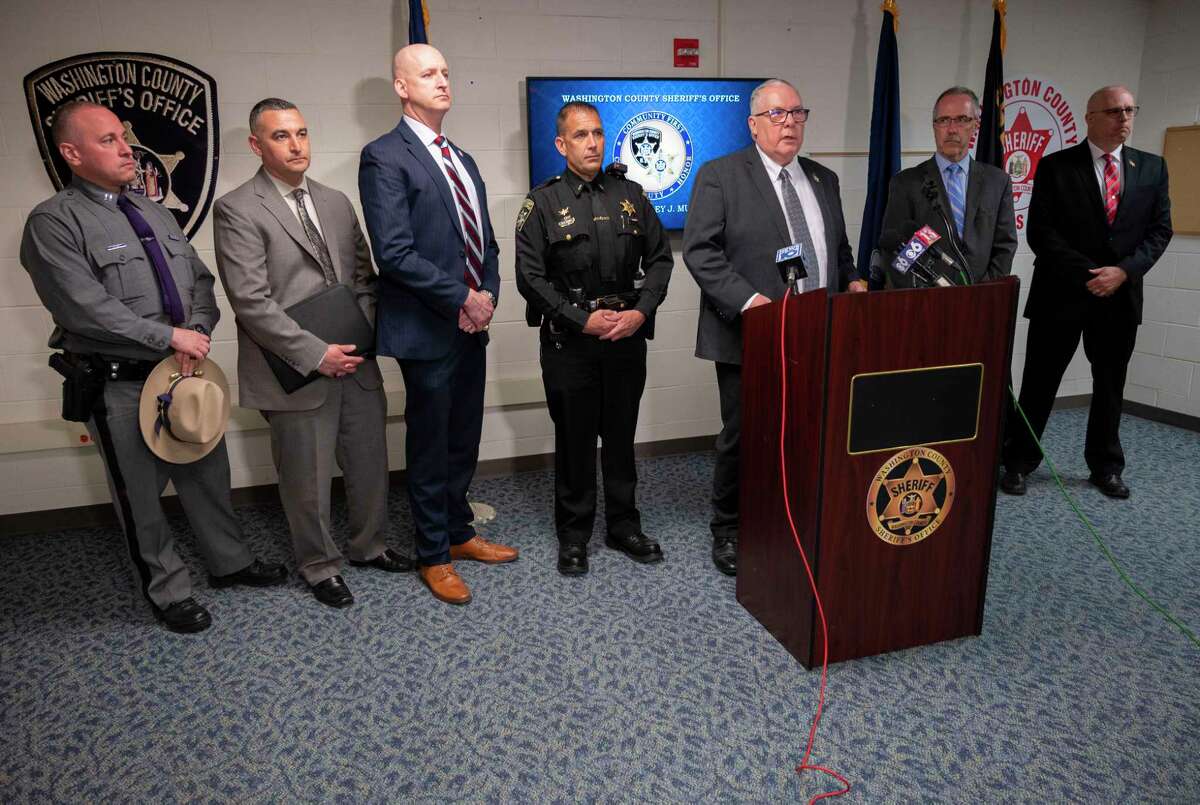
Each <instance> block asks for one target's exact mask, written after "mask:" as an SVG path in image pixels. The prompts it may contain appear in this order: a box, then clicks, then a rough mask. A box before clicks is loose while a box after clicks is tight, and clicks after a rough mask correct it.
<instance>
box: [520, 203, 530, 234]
mask: <svg viewBox="0 0 1200 805" xmlns="http://www.w3.org/2000/svg"><path fill="white" fill-rule="evenodd" d="M531 212H533V199H531V198H527V199H525V203H524V204H522V205H521V210H520V212H518V213H517V231H518V232H520V231H521V230H522V229H524V228H525V222H526V221H528V220H529V213H531Z"/></svg>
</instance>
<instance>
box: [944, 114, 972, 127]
mask: <svg viewBox="0 0 1200 805" xmlns="http://www.w3.org/2000/svg"><path fill="white" fill-rule="evenodd" d="M976 122H978V121H976V119H975V118H973V117H968V116H967V115H959V116H958V117H947V116H945V115H943V116H942V117H935V118H934V119H933V125H935V126H937V127H938V128H939V129H944V128H947V127H949V126H950V124H951V123H953V124H954V125H955V126H958V127H959V128H962V129H965V128H966V127H967V126H970V125H971V124H972V123H976Z"/></svg>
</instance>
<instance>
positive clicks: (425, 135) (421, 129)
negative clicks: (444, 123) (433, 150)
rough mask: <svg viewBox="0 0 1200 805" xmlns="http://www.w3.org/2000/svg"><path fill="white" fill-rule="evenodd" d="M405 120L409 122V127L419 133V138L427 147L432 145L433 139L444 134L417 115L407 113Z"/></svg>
mask: <svg viewBox="0 0 1200 805" xmlns="http://www.w3.org/2000/svg"><path fill="white" fill-rule="evenodd" d="M404 122H405V123H407V124H408V127H409V128H410V129H412V130H413V133H414V134H416V135H417V139H418V140H420V141H421V142H422V143H424V144H425V146H426V147H429V146H432V145H433V141H434V140H436V139H437V138H438V137H440V136H442V135H440V134H438V133H437V132H436V131H434V130H433V129H431V128H429V127H428V126H426V125H425V124H424V123H422V122H421V121H420V120H417V119H416V118H415V117H409V116H408V115H405V116H404ZM447 139H449V138H447Z"/></svg>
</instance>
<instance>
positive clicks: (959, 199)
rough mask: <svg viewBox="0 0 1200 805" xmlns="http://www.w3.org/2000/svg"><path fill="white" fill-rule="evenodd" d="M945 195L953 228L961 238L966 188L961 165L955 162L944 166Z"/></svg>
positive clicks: (965, 208) (964, 216)
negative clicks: (948, 203) (948, 201)
mask: <svg viewBox="0 0 1200 805" xmlns="http://www.w3.org/2000/svg"><path fill="white" fill-rule="evenodd" d="M946 195H947V196H948V197H949V199H950V214H951V215H953V216H954V228H955V229H957V230H958V236H959V237H960V238H961V237H962V233H963V220H964V219H965V218H966V211H967V204H966V195H967V194H966V190H965V189H964V188H963V169H962V165H959V164H958V163H955V164H953V165H948V166H946Z"/></svg>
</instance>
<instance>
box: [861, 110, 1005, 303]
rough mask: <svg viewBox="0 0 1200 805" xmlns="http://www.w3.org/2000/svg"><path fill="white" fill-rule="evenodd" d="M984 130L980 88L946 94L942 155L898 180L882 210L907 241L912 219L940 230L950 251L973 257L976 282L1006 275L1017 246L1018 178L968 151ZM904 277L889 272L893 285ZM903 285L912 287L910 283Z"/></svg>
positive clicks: (940, 115) (887, 228)
mask: <svg viewBox="0 0 1200 805" xmlns="http://www.w3.org/2000/svg"><path fill="white" fill-rule="evenodd" d="M977 128H979V99H978V98H977V97H976V96H975V93H974V92H972V91H971V90H969V89H967V88H966V87H951V88H950V89H948V90H946V91H945V92H943V93H942V94H941V95H939V96H938V99H937V101H936V102H935V103H934V105H933V141H934V143H935V144H936V146H937V153H935V154H934V155H933V158H932V159H928V160H926V161H925V162H922V163H921V164H920V165H917V166H915V167H912V168H908V169H906V170H902V171H900V172H899V173H897V174H896V175H895V177H893V178H892V183H891V186H890V188H889V190H888V204H887V211H886V212H885V213H884V215H883V231H884V232H893V233H894V234H895V235H896V237H897V238H899V239H901V241H904V240H907V239H909V238H911V237H912V234H913V233H912V232H905V231H902V230H903V228H904V224H905V222H906V221H916V222H917V224H918V225H922V224H925V225H928V226H930V227H932V228H933V229H935V230H937V232H938V234H939V235H941V236H942V245H943V246H944V249H945V250H946V251H947V252H949V254H950V255H951V256H953V257H955V258H956V259H958V260H963V259H965V260H966V265H965V266H964V268H966V270H967V272H968V273H969V274H970V279H971V282H973V283H974V282H980V281H982V280H985V279H996V278H999V277H1003V276H1007V275H1008V274H1009V273H1010V272H1011V271H1012V262H1013V255H1014V254H1016V251H1017V226H1016V219H1015V216H1014V215H1013V200H1012V180H1011V179H1009V178H1008V175H1007V174H1006V173H1005V172H1004V171H1002V170H1000V169H999V168H997V167H994V166H992V165H984V164H982V163H980V162H977V161H975V160H974V159H972V158H971V154H970V152H969V150H968V149H969V147H970V145H971V137H972V136H973V135H974V134H975V130H976V129H977ZM880 248H881V249H882V248H884V247H882V246H881V247H880ZM888 257H889V259H890V258H891V255H888ZM897 276H898V275H897V274H896V272H894V271H889V272H888V280H889V283H888V284H889V286H890V285H898V284H900V282H899V280H898V279H897ZM903 284H904V285H905V287H907V285H908V281H905V282H904V283H903Z"/></svg>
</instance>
